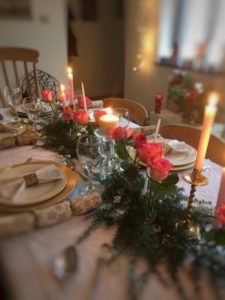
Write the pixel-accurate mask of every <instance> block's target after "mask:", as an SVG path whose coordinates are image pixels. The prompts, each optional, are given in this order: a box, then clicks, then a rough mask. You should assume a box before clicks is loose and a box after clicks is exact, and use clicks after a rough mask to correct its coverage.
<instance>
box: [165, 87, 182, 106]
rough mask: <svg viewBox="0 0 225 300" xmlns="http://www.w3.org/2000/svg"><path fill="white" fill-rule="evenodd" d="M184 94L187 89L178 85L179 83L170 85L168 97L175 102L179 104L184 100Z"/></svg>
mask: <svg viewBox="0 0 225 300" xmlns="http://www.w3.org/2000/svg"><path fill="white" fill-rule="evenodd" d="M186 94H187V90H186V89H184V88H182V87H180V86H179V85H175V86H173V87H170V88H169V90H168V98H169V99H173V100H174V102H175V103H177V104H180V103H181V102H183V101H184V100H185V97H186Z"/></svg>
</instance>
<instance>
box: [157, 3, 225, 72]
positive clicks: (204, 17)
mask: <svg viewBox="0 0 225 300" xmlns="http://www.w3.org/2000/svg"><path fill="white" fill-rule="evenodd" d="M224 28H225V1H224V0H216V1H215V0H161V2H160V18H159V43H158V52H157V62H158V63H160V64H165V65H171V66H176V67H178V68H185V69H194V70H198V71H204V72H215V73H218V72H225V34H224Z"/></svg>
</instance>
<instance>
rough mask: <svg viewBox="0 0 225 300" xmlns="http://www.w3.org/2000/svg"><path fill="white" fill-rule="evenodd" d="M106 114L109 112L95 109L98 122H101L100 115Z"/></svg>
mask: <svg viewBox="0 0 225 300" xmlns="http://www.w3.org/2000/svg"><path fill="white" fill-rule="evenodd" d="M106 114H107V112H106V111H105V110H98V111H94V117H95V121H96V123H99V119H100V117H101V116H104V115H106Z"/></svg>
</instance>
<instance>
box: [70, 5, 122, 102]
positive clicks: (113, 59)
mask: <svg viewBox="0 0 225 300" xmlns="http://www.w3.org/2000/svg"><path fill="white" fill-rule="evenodd" d="M115 3H116V2H115V1H112V0H98V1H97V8H98V19H97V20H96V21H84V20H82V19H81V16H80V6H79V2H78V1H77V0H72V1H70V5H71V8H72V9H73V11H74V14H75V15H76V20H75V21H74V22H73V23H72V28H73V31H74V33H75V35H76V38H77V45H78V57H76V58H75V61H74V70H75V88H76V90H79V89H80V81H83V82H84V85H85V91H86V94H87V95H88V96H90V97H98V96H112V95H116V94H120V93H121V92H123V86H124V85H123V84H124V32H123V20H122V19H121V18H118V17H117V16H116V5H115Z"/></svg>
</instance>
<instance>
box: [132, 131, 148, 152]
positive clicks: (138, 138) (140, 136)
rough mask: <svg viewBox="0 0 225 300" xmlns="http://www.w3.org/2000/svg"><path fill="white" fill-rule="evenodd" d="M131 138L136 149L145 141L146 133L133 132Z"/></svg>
mask: <svg viewBox="0 0 225 300" xmlns="http://www.w3.org/2000/svg"><path fill="white" fill-rule="evenodd" d="M133 139H134V148H136V149H137V148H139V147H141V146H142V145H143V144H145V143H146V142H147V138H146V135H145V134H144V133H142V132H137V133H134V135H133Z"/></svg>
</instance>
